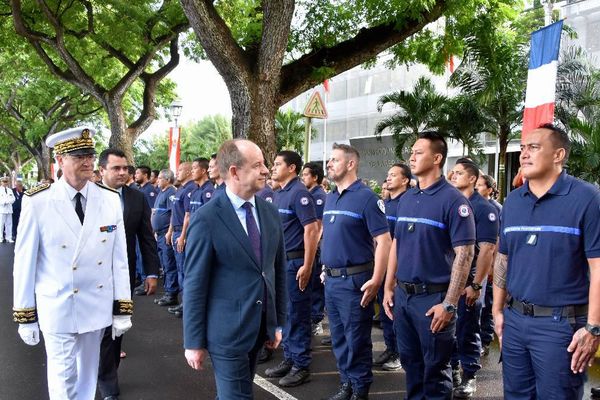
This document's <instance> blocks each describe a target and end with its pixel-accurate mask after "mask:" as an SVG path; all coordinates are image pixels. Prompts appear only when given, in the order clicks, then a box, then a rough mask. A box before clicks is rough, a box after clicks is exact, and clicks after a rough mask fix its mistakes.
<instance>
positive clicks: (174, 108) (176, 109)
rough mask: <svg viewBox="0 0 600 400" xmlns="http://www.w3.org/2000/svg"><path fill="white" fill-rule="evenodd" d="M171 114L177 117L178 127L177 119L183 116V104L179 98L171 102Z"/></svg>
mask: <svg viewBox="0 0 600 400" xmlns="http://www.w3.org/2000/svg"><path fill="white" fill-rule="evenodd" d="M170 108H171V115H172V116H173V117H174V118H175V128H177V119H178V118H179V117H180V116H181V109H182V108H183V105H182V104H181V102H180V101H179V100H175V101H174V102H173V103H171V107H170Z"/></svg>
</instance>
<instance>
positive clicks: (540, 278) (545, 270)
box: [499, 171, 600, 307]
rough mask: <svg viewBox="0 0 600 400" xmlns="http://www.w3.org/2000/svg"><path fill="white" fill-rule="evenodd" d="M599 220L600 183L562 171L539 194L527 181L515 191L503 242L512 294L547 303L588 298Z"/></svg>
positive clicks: (505, 211)
mask: <svg viewBox="0 0 600 400" xmlns="http://www.w3.org/2000/svg"><path fill="white" fill-rule="evenodd" d="M599 221H600V194H599V192H598V189H597V188H595V187H594V186H592V185H590V184H589V183H586V182H583V181H581V180H579V179H576V178H574V177H572V176H570V175H568V174H567V173H566V172H564V171H563V172H562V173H561V175H560V176H559V178H558V180H557V181H556V182H555V183H554V185H553V186H552V187H551V188H550V190H548V192H547V193H546V194H545V195H544V196H542V197H540V198H537V197H536V196H535V195H534V194H533V193H532V192H531V191H530V190H529V184H528V183H525V184H524V185H523V186H521V187H520V188H518V189H516V190H514V191H513V192H511V193H510V194H509V195H508V197H507V199H506V201H505V203H504V207H503V208H502V221H501V224H500V245H499V252H500V253H502V254H505V255H507V257H508V267H507V268H508V270H507V277H506V285H507V289H508V292H509V293H510V295H511V296H513V298H515V299H516V300H519V301H526V302H530V303H533V304H537V305H540V306H547V307H561V306H567V305H578V304H587V303H588V296H589V285H590V282H589V275H588V274H589V264H588V261H587V259H588V258H597V257H600V223H599Z"/></svg>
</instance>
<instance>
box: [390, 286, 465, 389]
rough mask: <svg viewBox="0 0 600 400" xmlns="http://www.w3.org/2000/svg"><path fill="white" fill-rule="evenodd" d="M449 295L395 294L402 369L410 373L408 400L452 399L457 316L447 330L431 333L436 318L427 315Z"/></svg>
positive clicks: (398, 292) (397, 334)
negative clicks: (451, 362) (453, 352)
mask: <svg viewBox="0 0 600 400" xmlns="http://www.w3.org/2000/svg"><path fill="white" fill-rule="evenodd" d="M445 297H446V292H440V293H432V294H426V293H423V294H415V295H407V294H406V292H404V290H402V289H401V288H399V287H397V288H396V290H395V295H394V303H395V304H394V330H395V331H396V338H397V340H398V350H399V353H400V359H401V360H402V367H403V368H404V371H405V372H406V399H408V400H417V399H418V400H421V399H427V400H434V399H436V400H437V399H440V400H441V399H444V400H450V399H452V369H451V368H450V357H451V356H452V350H453V347H454V333H455V330H456V316H454V317H452V319H451V320H450V322H449V323H448V325H447V326H446V327H445V328H444V330H442V331H440V332H437V333H431V330H430V328H431V320H432V317H431V316H429V317H426V316H425V313H426V312H427V311H428V310H429V309H430V308H431V307H433V306H434V305H436V304H440V303H442V302H443V301H444V298H445Z"/></svg>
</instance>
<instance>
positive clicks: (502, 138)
mask: <svg viewBox="0 0 600 400" xmlns="http://www.w3.org/2000/svg"><path fill="white" fill-rule="evenodd" d="M509 136H510V127H508V126H500V133H499V135H498V142H499V145H500V149H499V154H498V192H499V193H498V201H499V202H500V203H504V198H505V197H506V194H507V193H506V185H507V182H506V149H507V148H508V138H509Z"/></svg>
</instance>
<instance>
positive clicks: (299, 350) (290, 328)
mask: <svg viewBox="0 0 600 400" xmlns="http://www.w3.org/2000/svg"><path fill="white" fill-rule="evenodd" d="M302 265H304V259H302V258H296V259H294V260H289V261H288V262H287V271H286V284H287V292H288V301H287V321H286V323H285V327H284V328H283V355H284V357H285V358H286V360H292V362H293V363H294V366H295V367H297V368H308V367H309V366H310V361H311V359H312V357H311V355H310V338H311V326H310V323H311V321H310V309H311V305H312V304H311V298H310V292H311V290H310V283H309V285H308V286H307V287H306V288H305V289H304V291H301V290H300V288H298V281H297V280H296V274H297V273H298V269H299V268H300V267H301V266H302Z"/></svg>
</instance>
